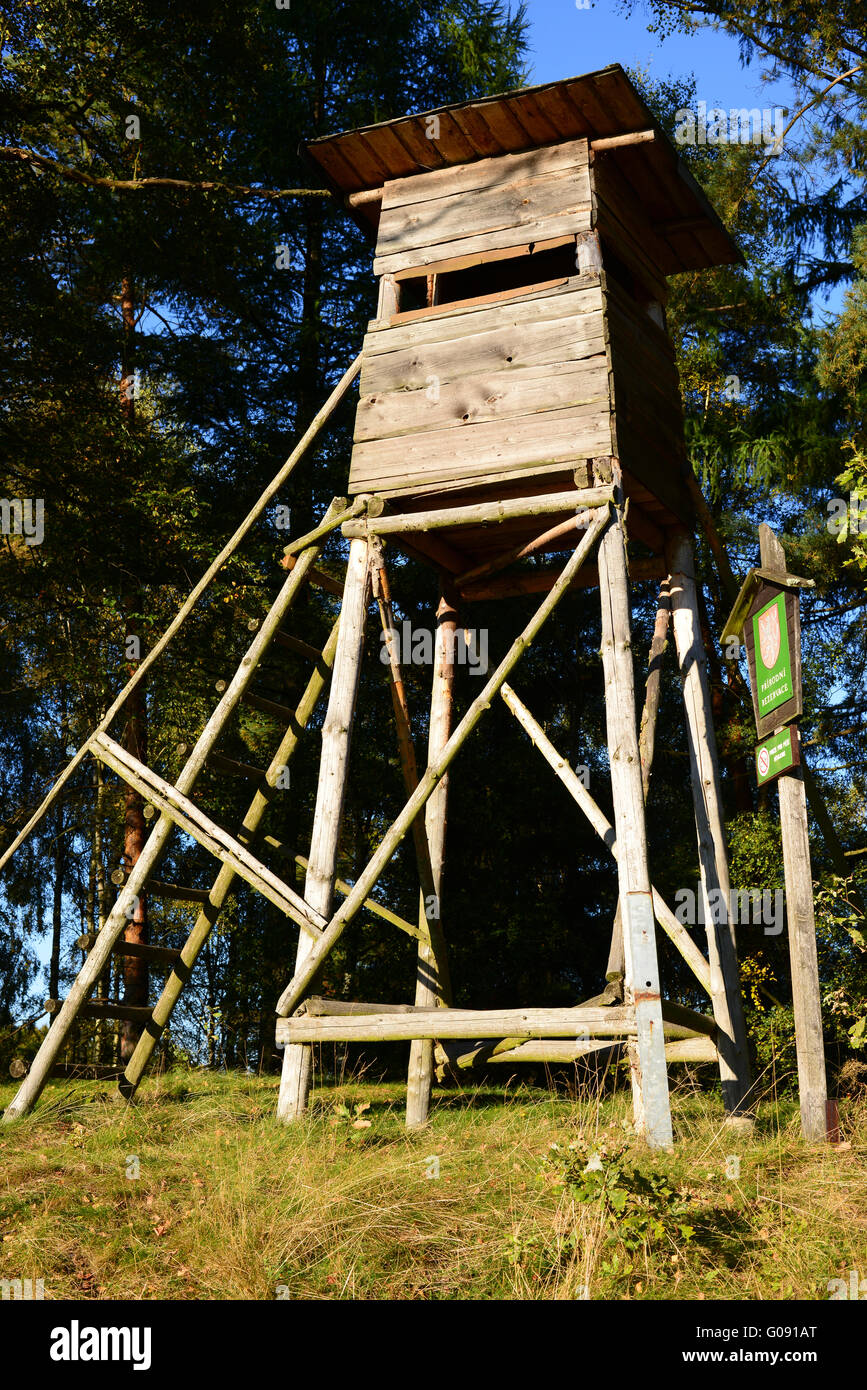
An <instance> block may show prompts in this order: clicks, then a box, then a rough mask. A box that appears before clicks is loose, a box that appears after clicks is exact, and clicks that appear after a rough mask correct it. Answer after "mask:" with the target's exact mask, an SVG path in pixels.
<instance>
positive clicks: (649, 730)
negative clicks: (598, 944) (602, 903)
mask: <svg viewBox="0 0 867 1390" xmlns="http://www.w3.org/2000/svg"><path fill="white" fill-rule="evenodd" d="M670 620H671V598H670V596H669V592H668V580H667V579H663V581H662V583H661V584H660V586H659V602H658V605H657V609H656V622H655V623H654V626H653V638H652V639H651V643H650V655H649V657H648V660H647V683H646V685H645V691H644V709H643V710H642V711H641V728H640V732H639V736H638V754H639V757H640V759H641V786H642V791H643V792H644V801H645V804H646V803H647V793H648V791H649V790H650V774H651V772H652V770H653V751H654V747H655V744H656V716H657V715H658V713H659V687H660V682H661V679H662V658H663V656H664V654H665V648H666V644H667V642H668V627H669V623H670ZM623 970H624V955H623V919H622V915H621V911H620V900H619V899H618V901H617V911H616V913H615V915H614V926H613V928H612V932H611V949H610V951H609V953H608V965H607V967H606V970H605V978H606V980H611V981H617V980H622V979H623Z"/></svg>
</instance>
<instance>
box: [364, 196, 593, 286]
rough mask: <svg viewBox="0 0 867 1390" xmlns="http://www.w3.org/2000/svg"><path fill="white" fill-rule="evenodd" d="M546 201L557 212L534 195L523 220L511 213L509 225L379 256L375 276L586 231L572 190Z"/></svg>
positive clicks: (583, 208)
mask: <svg viewBox="0 0 867 1390" xmlns="http://www.w3.org/2000/svg"><path fill="white" fill-rule="evenodd" d="M548 201H549V202H550V203H552V204H553V203H555V202H557V201H559V202H560V204H561V206H560V209H559V211H557V212H547V211H545V204H544V200H543V199H542V198H541V197H540V196H537V197H536V199H534V200H530V201H528V203H527V205H526V207H525V208H524V213H525V216H524V218H523V220H517V217H516V214H514V213H513V214H512V217H513V218H515V220H513V221H512V222H511V223H510V224H509V225H506V226H503V227H499V228H495V229H493V230H491V231H483V232H476V233H473V234H472V235H469V236H461V237H455V235H454V230H453V231H452V239H451V240H447V241H437V242H431V243H430V244H427V243H425V244H424V245H421V246H416V247H411V248H408V249H407V250H405V251H396V252H394V253H393V254H391V255H388V256H378V257H376V259H375V260H374V262H373V271H374V274H375V275H388V274H393V273H395V272H397V271H399V270H406V269H408V268H409V267H410V266H430V265H437V264H439V262H440V261H442V260H445V259H446V258H447V257H449V256H463V255H470V254H474V253H476V252H479V251H499V250H505V249H506V248H507V247H509V246H514V245H515V243H516V242H529V241H532V242H537V241H543V240H545V239H546V238H548V237H558V236H565V235H567V234H568V235H573V234H575V235H577V233H579V232H585V231H589V229H590V204H589V202H588V203H582V202H580V201H579V199H578V197H577V196H576V195H575V194H574V190H573V196H571V197H569V196H567V195H566V194H561V197H560V199H558V200H555V199H554V198H549V200H548ZM531 204H532V205H531ZM534 209H535V212H533V210H534ZM531 213H533V215H531Z"/></svg>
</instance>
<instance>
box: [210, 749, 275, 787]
mask: <svg viewBox="0 0 867 1390" xmlns="http://www.w3.org/2000/svg"><path fill="white" fill-rule="evenodd" d="M207 762H208V763H209V765H210V766H211V767H212V768H213V769H214V771H215V772H226V773H228V775H229V776H230V777H246V778H247V779H248V781H251V782H264V780H265V769H264V767H254V765H253V764H252V763H241V762H238V760H237V758H227V757H226V755H225V754H224V753H218V752H217V751H216V750H214V751H213V752H211V753H209V754H208V756H207Z"/></svg>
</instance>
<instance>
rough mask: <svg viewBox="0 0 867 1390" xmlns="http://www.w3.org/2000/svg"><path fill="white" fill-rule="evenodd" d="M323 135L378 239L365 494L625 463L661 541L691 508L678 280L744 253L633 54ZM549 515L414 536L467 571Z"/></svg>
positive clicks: (349, 203)
mask: <svg viewBox="0 0 867 1390" xmlns="http://www.w3.org/2000/svg"><path fill="white" fill-rule="evenodd" d="M307 149H308V152H309V155H310V156H311V158H312V159H313V160H314V161H315V163H316V165H317V166H318V168H319V170H320V171H321V173H322V174H324V176H325V178H326V180H327V181H328V182H329V183H330V185H331V187H332V188H333V189H334V190H335V191H336V192H338V193H339V195H340V196H341V198H342V199H343V200H344V204H345V206H346V207H347V209H348V210H349V211H350V213H351V214H352V215H353V216H354V218H355V219H356V221H357V222H358V223H359V225H361V226H362V227H363V228H365V229H366V230H367V231H368V232H369V234H370V235H371V236H372V237H375V239H376V251H375V259H374V264H373V269H374V273H375V274H376V275H377V276H378V277H379V282H380V292H379V308H378V314H377V318H376V319H375V320H374V321H373V322H372V323H370V325H369V327H368V332H367V335H366V337H365V339H364V347H363V365H362V371H361V385H360V391H361V399H360V402H359V405H358V412H357V416H356V426H355V439H354V447H353V451H352V460H351V467H350V479H349V490H350V492H351V493H353V494H358V493H374V494H377V495H379V496H381V497H382V498H384V499H387V501H388V510H389V511H390V512H393V511H397V512H401V513H402V512H412V511H417V510H422V509H429V508H431V507H432V506H436V505H440V506H445V505H448V506H453V505H460V504H461V503H464V502H473V503H475V502H479V501H483V500H487V499H505V498H510V497H524V496H527V495H531V494H546V493H551V492H557V491H562V490H564V489H568V488H573V487H586V486H589V485H592V482H593V479H594V476H595V478H596V480H598V479H599V478H600V477H603V478H604V476H605V461H607V460H611V459H614V460H618V461H619V464H620V467H621V469H622V474H623V480H624V486H625V490H626V491H627V493H628V494H629V496H630V509H629V514H628V515H629V523H628V524H629V531H630V536H631V538H633V539H639V540H641V541H642V542H643V543H644V544H645V545H646V546H647V547H649V549H650V551H651V552H652V553H654V554H655V553H658V552H659V551H661V548H662V546H663V544H664V534H663V533H664V528H665V527H667V526H671V525H676V524H682V523H687V524H689V523H690V520H691V508H690V503H689V499H688V495H687V492H686V489H685V485H684V481H683V468H684V463H685V450H684V439H683V421H682V415H681V405H680V392H679V386H678V376H677V370H676V366H675V360H674V351H673V348H672V345H671V343H670V341H669V338H668V336H667V334H666V329H665V304H666V298H667V287H666V277H667V276H669V275H673V274H677V273H679V272H681V271H688V270H700V269H703V268H706V267H709V266H714V265H720V264H726V263H731V262H735V261H738V260H739V259H740V253H739V252H738V250H737V248H736V247H735V245H734V244H733V242H732V241H731V239H730V237H729V235H728V233H727V232H726V230H725V228H724V227H723V225H722V223H721V222H720V220H719V218H718V217H717V215H716V213H715V212H714V211H713V209H712V207H711V206H710V204H709V203H708V201H707V199H706V198H705V197H704V195H703V193H702V192H701V190H700V189H699V187H698V185H697V184H696V183H695V181H694V179H693V178H692V176H691V175H690V174H689V172H688V170H687V169H686V167H685V165H684V164H683V163H682V161H681V160H680V159H679V157H678V154H677V151H676V149H675V147H674V146H673V145H672V143H671V142H670V140H669V139H668V137H667V136H666V135H665V134H664V133H663V131H662V130H661V129H660V127H659V125H658V124H657V123H656V121H655V120H654V119H653V117H652V115H651V113H650V111H649V110H648V108H647V106H646V105H645V103H644V102H643V100H642V99H641V97H640V96H639V94H638V92H637V91H636V89H635V88H634V86H633V85H632V83H631V82H630V81H629V79H628V78H627V76H626V74H625V73H624V72H623V69H622V68H621V67H619V66H618V65H614V66H612V67H609V68H605V69H603V70H602V71H601V72H596V73H589V74H587V75H586V76H583V77H576V78H571V79H568V80H566V81H562V82H555V83H548V84H545V85H544V86H538V87H529V88H524V89H522V90H520V91H517V92H513V93H510V94H506V95H503V96H496V97H490V98H486V99H484V100H477V101H471V102H465V103H462V104H460V105H455V106H448V107H443V108H441V109H440V110H438V111H431V112H426V113H424V114H421V115H414V116H406V117H401V118H399V119H397V120H392V121H386V122H383V123H381V124H378V125H373V126H367V127H364V128H362V129H360V130H353V131H348V132H345V133H343V134H339V135H333V136H328V137H325V138H323V139H318V140H314V141H312V142H311V143H310V144H309V145H308V146H307ZM594 460H595V461H596V466H595V467H594V463H593V461H594ZM539 529H540V528H539V518H538V517H534V518H531V519H527V518H524V519H522V520H521V521H512V522H508V523H505V524H503V525H500V526H497V527H493V528H468V527H462V528H460V530H456V531H454V532H451V533H448V534H443V533H440V532H438V533H437V534H436V536H433V535H431V534H425V535H413V536H412V537H411V538H410V537H409V536H407V537H406V538H405V540H406V542H407V545H406V548H407V549H411V550H413V551H415V552H417V553H422V554H426V555H427V556H428V558H430V559H432V560H434V561H435V562H436V563H438V564H439V565H440V566H444V567H445V568H446V569H448V570H451V571H452V572H453V573H457V572H459V571H460V572H463V571H465V570H466V568H467V566H468V565H471V564H472V563H474V562H476V561H480V560H481V561H483V560H484V556H485V554H486V552H487V551H488V550H489V549H490V548H491V547H496V546H499V547H502V542H503V536H504V531H506V530H508V538H509V541H510V542H511V540H512V539H513V538H514V539H515V540H516V541H517V542H518V543H519V544H520V538H521V537H522V536H524V535H526V536H528V537H529V536H531V535H533V534H534V533H536V532H538V531H539ZM410 540H411V544H410V543H409V542H410Z"/></svg>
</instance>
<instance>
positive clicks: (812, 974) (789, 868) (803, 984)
mask: <svg viewBox="0 0 867 1390" xmlns="http://www.w3.org/2000/svg"><path fill="white" fill-rule="evenodd" d="M759 544H760V547H761V558H762V568H763V569H766V570H778V571H781V572H782V573H783V574H785V573H786V553H785V551H784V550H783V547H782V545H781V544H780V542H779V541H778V540H777V537H776V536H775V535H774V533H773V531H772V530H771V528H770V526H764V525H762V526H760V527H759ZM777 788H778V790H779V796H780V829H781V831H782V838H783V868H784V872H785V876H786V920H787V922H788V928H789V959H790V961H791V968H792V1007H793V1009H794V1014H795V1048H796V1052H797V1058H798V1091H799V1093H800V1100H801V1129H802V1132H803V1135H804V1138H805V1139H809V1140H812V1141H814V1142H816V1141H821V1140H827V1139H828V1087H827V1082H826V1079H825V1045H824V1039H823V1035H822V996H821V991H820V988H819V964H818V960H817V957H816V919H815V916H814V912H813V872H812V867H811V864H810V837H809V830H808V824H807V799H806V795H805V791H804V774H803V772H802V770H801V768H800V767H796V768H793V769H792V771H791V772H789V773H785V774H784V775H783V776H782V777H779V778H778V779H777Z"/></svg>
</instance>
